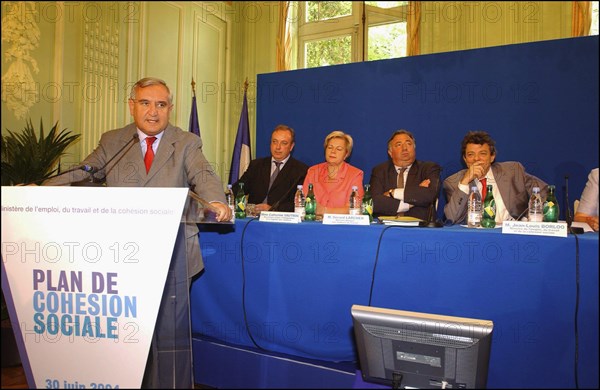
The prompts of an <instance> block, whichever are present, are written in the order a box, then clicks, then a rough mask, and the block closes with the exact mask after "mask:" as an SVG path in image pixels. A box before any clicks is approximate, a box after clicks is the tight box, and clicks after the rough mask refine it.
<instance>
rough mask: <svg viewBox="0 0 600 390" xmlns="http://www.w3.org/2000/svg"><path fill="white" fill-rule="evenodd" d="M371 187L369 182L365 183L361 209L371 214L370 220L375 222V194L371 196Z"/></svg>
mask: <svg viewBox="0 0 600 390" xmlns="http://www.w3.org/2000/svg"><path fill="white" fill-rule="evenodd" d="M369 187H370V185H369V184H365V194H364V195H363V200H362V205H361V211H362V214H363V215H368V216H369V222H373V196H371V190H370V189H369Z"/></svg>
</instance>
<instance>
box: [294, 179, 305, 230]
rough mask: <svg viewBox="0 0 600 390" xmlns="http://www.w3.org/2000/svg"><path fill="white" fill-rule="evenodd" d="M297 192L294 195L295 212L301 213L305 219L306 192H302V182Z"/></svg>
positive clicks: (301, 216) (301, 217)
mask: <svg viewBox="0 0 600 390" xmlns="http://www.w3.org/2000/svg"><path fill="white" fill-rule="evenodd" d="M297 188H298V189H297V190H296V194H295V195H294V212H295V213H298V214H300V219H301V220H303V221H304V214H305V210H304V205H305V201H304V192H302V184H298V186H297Z"/></svg>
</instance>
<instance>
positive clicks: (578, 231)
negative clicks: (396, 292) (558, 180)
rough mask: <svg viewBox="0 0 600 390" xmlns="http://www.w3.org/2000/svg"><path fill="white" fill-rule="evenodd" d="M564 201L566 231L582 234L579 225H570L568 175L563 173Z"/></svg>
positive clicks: (571, 221) (571, 220)
mask: <svg viewBox="0 0 600 390" xmlns="http://www.w3.org/2000/svg"><path fill="white" fill-rule="evenodd" d="M565 203H566V206H567V207H566V216H565V219H566V220H567V232H569V233H571V234H583V232H584V230H583V228H580V227H572V226H571V224H572V223H573V216H572V215H571V206H570V204H569V175H565Z"/></svg>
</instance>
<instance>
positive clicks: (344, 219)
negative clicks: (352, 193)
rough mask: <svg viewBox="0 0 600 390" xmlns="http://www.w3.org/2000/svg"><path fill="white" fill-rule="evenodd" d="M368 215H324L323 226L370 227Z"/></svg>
mask: <svg viewBox="0 0 600 390" xmlns="http://www.w3.org/2000/svg"><path fill="white" fill-rule="evenodd" d="M370 224H371V222H370V221H369V216H368V215H350V214H323V225H367V226H368V225H370Z"/></svg>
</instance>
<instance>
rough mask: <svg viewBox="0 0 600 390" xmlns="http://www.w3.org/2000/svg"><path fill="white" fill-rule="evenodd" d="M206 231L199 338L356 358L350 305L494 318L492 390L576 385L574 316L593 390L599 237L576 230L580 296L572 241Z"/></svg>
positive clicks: (468, 233) (195, 298) (493, 233)
mask: <svg viewBox="0 0 600 390" xmlns="http://www.w3.org/2000/svg"><path fill="white" fill-rule="evenodd" d="M201 230H202V231H201V233H200V243H201V246H202V253H203V257H204V262H205V272H204V273H203V274H202V275H201V276H200V278H199V279H198V280H197V281H195V282H194V284H193V286H192V296H191V300H192V331H193V332H194V333H199V334H203V335H207V336H211V337H214V338H217V339H220V340H223V341H224V342H227V343H232V344H237V345H241V346H255V347H256V346H258V347H260V348H262V349H264V350H266V351H273V352H276V353H286V354H290V355H295V356H301V357H307V358H311V359H319V360H327V361H353V360H354V361H355V360H357V356H356V349H355V346H354V338H353V337H354V335H353V329H352V318H351V316H350V307H351V306H352V305H353V304H361V305H369V304H370V305H372V306H379V307H387V308H393V309H401V310H411V311H420V312H429V313H435V314H444V315H452V316H460V317H471V318H479V319H486V320H492V321H494V335H493V340H492V355H491V359H490V368H489V374H488V386H489V387H573V386H574V384H575V382H574V380H575V379H574V359H575V337H576V334H575V325H574V322H575V314H576V310H578V313H577V315H578V336H579V348H580V350H579V371H578V372H579V386H580V387H597V386H598V370H597V367H598V362H599V359H598V351H599V348H598V330H599V319H598V293H599V291H598V263H599V262H598V234H596V233H587V234H585V235H580V236H578V240H579V249H580V258H579V267H580V272H579V278H580V280H579V288H580V296H579V301H576V291H577V280H576V274H577V272H576V271H577V270H576V263H577V262H576V240H575V237H574V236H572V235H569V237H567V238H554V237H539V236H525V235H507V234H502V233H501V230H500V229H492V230H483V229H477V230H474V229H466V228H464V227H460V226H453V227H444V228H440V229H426V228H400V227H392V228H390V227H385V226H382V225H371V226H341V225H322V224H321V223H317V222H305V223H302V224H298V225H294V224H277V223H265V222H259V221H257V220H247V219H246V220H238V221H237V222H236V223H235V225H233V226H231V225H230V226H224V225H202V229H201ZM242 248H243V250H242ZM248 330H250V332H248Z"/></svg>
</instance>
